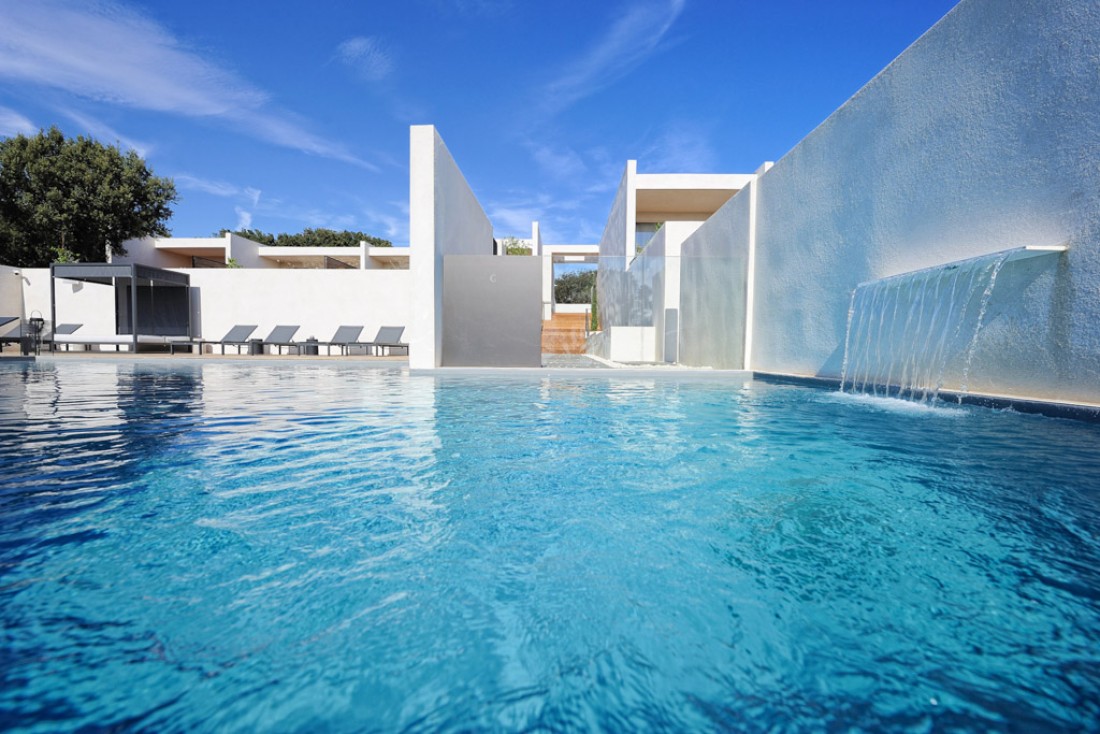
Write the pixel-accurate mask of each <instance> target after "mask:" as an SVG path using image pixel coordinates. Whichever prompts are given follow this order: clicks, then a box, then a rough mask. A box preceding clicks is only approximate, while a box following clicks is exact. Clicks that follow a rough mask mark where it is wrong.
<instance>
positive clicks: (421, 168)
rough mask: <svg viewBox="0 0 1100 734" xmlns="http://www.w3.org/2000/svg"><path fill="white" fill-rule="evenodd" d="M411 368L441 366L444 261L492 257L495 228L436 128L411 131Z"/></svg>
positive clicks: (416, 127) (423, 126)
mask: <svg viewBox="0 0 1100 734" xmlns="http://www.w3.org/2000/svg"><path fill="white" fill-rule="evenodd" d="M409 250H410V253H409V254H410V258H411V260H410V266H409V267H410V273H411V274H412V279H411V282H412V286H411V287H412V291H413V292H414V293H415V294H416V297H415V298H414V300H413V303H412V318H411V323H412V324H413V327H414V328H413V334H414V336H413V337H412V340H411V341H410V342H409V343H410V350H409V366H410V367H412V368H414V369H434V368H436V367H439V366H441V358H442V351H443V350H442V346H443V341H442V340H443V334H442V306H443V257H444V256H445V255H492V254H493V227H492V224H491V223H490V222H489V218H488V217H487V216H486V215H485V212H484V210H483V209H482V208H481V205H480V204H479V203H478V201H477V197H476V196H474V193H473V191H472V190H471V189H470V186H469V184H467V183H466V179H465V177H464V176H463V175H462V171H461V170H459V168H458V165H457V164H456V163H455V161H454V158H452V157H451V153H450V151H448V150H447V146H446V145H445V144H444V143H443V139H442V138H441V137H440V136H439V133H438V132H436V129H435V127H434V126H433V125H413V126H412V127H411V128H410V130H409Z"/></svg>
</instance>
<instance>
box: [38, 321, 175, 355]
mask: <svg viewBox="0 0 1100 734" xmlns="http://www.w3.org/2000/svg"><path fill="white" fill-rule="evenodd" d="M78 326H79V324H78ZM74 331H75V330H74ZM51 341H52V342H53V344H55V345H56V344H64V345H66V346H72V345H80V346H81V347H83V348H84V349H85V350H87V349H90V348H91V347H107V346H113V347H114V348H115V351H116V352H117V351H119V348H120V347H126V346H129V347H132V346H133V345H134V337H133V335H132V334H103V335H98V336H97V335H94V334H93V335H83V336H77V335H76V334H57V333H56V332H55V333H54V336H53V338H52V340H51ZM137 343H138V346H139V347H140V346H142V345H145V346H162V347H174V346H180V345H189V344H193V342H192V341H191V337H187V336H157V335H154V334H138V337H137Z"/></svg>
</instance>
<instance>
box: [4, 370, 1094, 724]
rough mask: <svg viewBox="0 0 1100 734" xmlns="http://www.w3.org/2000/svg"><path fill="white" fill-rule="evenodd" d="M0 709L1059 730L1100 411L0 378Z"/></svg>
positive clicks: (1082, 597)
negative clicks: (1055, 413) (1057, 415)
mask: <svg viewBox="0 0 1100 734" xmlns="http://www.w3.org/2000/svg"><path fill="white" fill-rule="evenodd" d="M0 477H2V479H0V487H2V489H0V629H2V635H3V642H2V645H0V680H2V692H0V728H5V729H25V730H29V731H73V730H88V731H98V730H107V729H111V730H121V731H156V732H173V731H180V732H183V731H278V732H284V731H310V732H315V731H334V732H342V731H348V732H353V731H472V730H501V731H519V730H554V731H576V730H601V731H668V730H681V731H682V730H692V731H727V730H738V731H765V730H767V731H799V730H830V731H832V730H848V729H853V728H854V729H864V730H883V729H889V730H909V729H911V730H918V731H924V730H929V729H944V730H946V729H969V730H976V731H985V730H1021V731H1043V730H1045V731H1065V730H1089V729H1093V730H1095V728H1096V727H1097V721H1100V426H1098V425H1095V424H1087V423H1080V422H1074V421H1067V420H1057V419H1048V418H1042V417H1036V416H1029V415H1021V414H1017V413H1013V412H1011V411H994V410H989V409H984V408H968V407H939V408H928V407H924V406H917V405H910V404H907V403H900V402H897V401H890V400H876V399H865V398H863V399H860V398H852V397H848V396H842V395H838V394H836V393H829V392H824V391H820V390H813V389H807V388H801V387H792V386H784V385H769V384H762V383H750V384H748V385H741V384H729V383H723V382H718V381H713V380H710V381H691V380H677V379H671V378H670V379H664V378H662V379H633V380H631V379H620V378H616V377H609V376H606V375H600V376H599V377H584V378H580V377H559V378H555V379H542V378H538V377H522V378H508V377H498V378H493V379H480V378H471V377H448V378H435V377H428V376H411V377H410V376H408V375H405V374H402V373H401V372H398V371H389V370H377V369H363V368H362V367H359V366H354V365H352V366H340V365H330V364H318V365H305V364H300V365H273V364H271V363H266V364H264V365H259V366H251V365H248V364H247V363H236V364H235V363H218V362H207V363H203V364H185V365H184V366H181V367H178V368H173V367H169V366H164V365H148V364H140V365H136V366H135V365H134V364H132V363H126V362H118V363H111V362H90V363H76V362H75V361H74V362H58V363H57V364H52V365H51V364H48V363H46V364H40V365H39V366H32V367H16V366H4V367H3V368H2V369H0Z"/></svg>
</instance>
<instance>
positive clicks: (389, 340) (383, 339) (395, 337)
mask: <svg viewBox="0 0 1100 734" xmlns="http://www.w3.org/2000/svg"><path fill="white" fill-rule="evenodd" d="M403 333H405V327H404V326H383V327H382V328H381V329H379V330H378V334H376V335H375V337H374V340H373V341H369V342H358V343H356V344H354V345H352V346H356V347H364V348H368V349H370V351H371V354H374V353H375V350H377V353H378V354H379V355H384V354H385V352H386V350H387V349H390V350H392V349H404V350H405V354H408V353H409V345H408V344H405V343H403V342H402V341H401V335H402V334H403Z"/></svg>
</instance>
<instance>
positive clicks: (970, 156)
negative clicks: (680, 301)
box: [708, 0, 1100, 402]
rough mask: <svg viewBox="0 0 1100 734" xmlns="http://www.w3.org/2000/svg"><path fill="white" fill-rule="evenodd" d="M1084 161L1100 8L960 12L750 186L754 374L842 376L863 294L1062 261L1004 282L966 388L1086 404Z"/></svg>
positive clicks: (1033, 4)
mask: <svg viewBox="0 0 1100 734" xmlns="http://www.w3.org/2000/svg"><path fill="white" fill-rule="evenodd" d="M1098 160H1100V4H1097V3H1095V2H1080V0H1014V1H1013V2H1003V0H964V2H962V3H961V4H960V5H959V6H957V7H956V8H955V10H953V11H952V12H951V13H949V14H948V15H947V17H946V18H944V19H943V20H942V21H941V22H940V23H939V24H937V25H936V26H935V27H934V28H933V29H931V30H930V31H929V32H928V33H927V34H925V35H924V36H923V37H922V38H921V39H919V40H918V41H917V42H916V43H915V44H914V45H913V46H912V47H911V48H909V49H908V50H907V51H906V52H905V53H904V54H903V55H902V56H901V57H899V58H898V59H897V60H896V61H895V62H894V63H893V64H891V65H890V66H889V67H887V69H885V70H884V71H883V72H881V73H880V74H879V75H878V76H877V77H875V79H873V80H872V81H871V82H870V83H869V84H868V85H867V86H866V87H864V88H863V89H862V90H861V91H860V92H859V93H858V94H856V95H855V96H854V97H853V98H852V99H851V100H849V101H848V102H847V103H846V104H845V105H844V106H843V107H841V108H840V109H839V110H837V111H836V112H835V113H834V114H833V115H832V116H830V117H829V118H828V119H827V120H826V121H825V122H824V123H822V124H821V125H820V126H819V127H818V128H817V129H816V130H814V131H813V133H811V134H810V135H809V136H808V137H807V138H806V139H805V140H803V141H802V142H801V143H800V144H799V145H798V146H796V147H795V148H794V149H793V150H792V151H791V152H790V153H789V154H788V155H787V156H785V157H784V158H783V159H782V160H780V161H779V162H778V163H776V165H775V166H774V167H773V168H772V169H771V170H770V171H768V172H767V173H766V174H764V175H763V176H762V177H761V178H760V180H759V186H760V188H759V204H758V206H759V210H758V227H757V237H758V241H757V254H756V257H757V268H756V298H755V311H756V319H755V322H754V333H755V336H754V349H755V352H754V358H753V364H752V367H753V368H754V369H757V370H762V371H766V372H777V373H794V374H803V375H823V376H829V377H837V376H839V374H840V369H841V363H842V358H843V353H842V350H843V340H844V331H845V323H846V318H847V311H848V304H849V295H850V293H851V291H852V289H853V288H854V287H855V286H856V285H857V284H858V283H860V282H861V281H866V280H871V279H877V278H881V277H885V276H889V275H894V274H897V273H901V272H907V271H910V270H914V269H918V268H924V267H929V266H933V265H937V264H940V263H945V262H949V261H953V260H959V259H963V258H968V257H973V256H977V255H981V254H985V253H989V252H993V251H997V250H1002V249H1006V248H1010V247H1015V246H1020V245H1057V244H1066V245H1068V247H1069V252H1068V253H1067V254H1066V255H1063V256H1061V259H1060V260H1059V259H1057V258H1040V259H1038V260H1034V261H1025V262H1022V263H1019V264H1010V265H1009V266H1006V269H1005V271H1003V272H1002V277H1001V279H1000V280H999V282H998V285H997V288H996V290H995V292H994V296H993V301H992V302H991V303H990V310H989V314H988V315H987V318H986V327H985V330H984V331H983V334H982V337H981V340H980V342H979V344H978V351H977V353H976V355H975V361H974V368H973V372H972V375H971V380H970V388H971V390H972V391H975V392H990V393H1002V394H1010V395H1018V396H1032V397H1037V398H1044V399H1059V400H1080V401H1093V402H1097V401H1100V166H1098V165H1097V161H1098ZM738 198H739V199H740V198H742V197H738ZM731 205H732V206H733V207H736V206H738V202H737V200H735V202H731ZM731 205H727V206H731ZM720 215H722V217H723V220H727V219H730V218H739V217H735V216H734V212H726V211H724V210H723V211H722V212H720ZM716 218H717V216H716ZM709 226H710V224H709V223H708V227H709ZM733 229H734V230H736V232H740V231H741V230H742V227H740V226H737V227H735V228H733ZM739 247H740V245H738V248H739ZM735 249H737V248H735ZM957 379H958V375H948V376H947V382H948V384H947V386H948V387H952V386H954V385H955V384H956V383H957Z"/></svg>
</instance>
